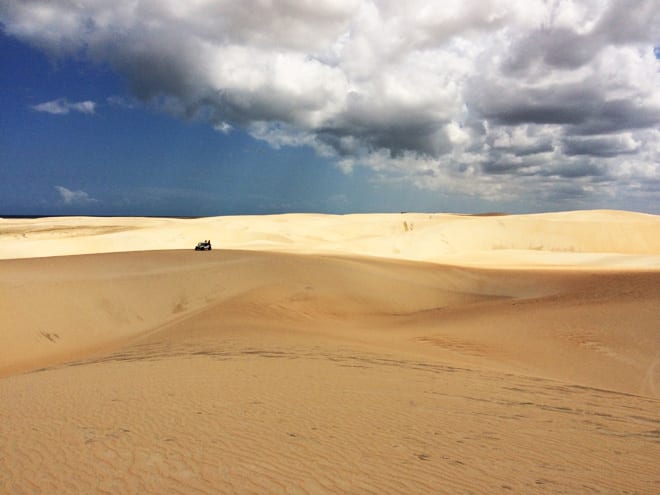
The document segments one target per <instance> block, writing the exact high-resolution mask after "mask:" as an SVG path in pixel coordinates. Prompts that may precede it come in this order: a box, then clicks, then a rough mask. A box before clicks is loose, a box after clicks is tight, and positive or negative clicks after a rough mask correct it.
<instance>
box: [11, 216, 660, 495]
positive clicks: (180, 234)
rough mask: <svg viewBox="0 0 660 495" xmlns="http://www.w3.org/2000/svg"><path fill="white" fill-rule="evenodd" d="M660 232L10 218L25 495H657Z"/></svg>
mask: <svg viewBox="0 0 660 495" xmlns="http://www.w3.org/2000/svg"><path fill="white" fill-rule="evenodd" d="M498 222H503V223H501V224H500V223H498ZM657 227H658V217H655V216H652V215H640V214H633V213H627V212H608V211H597V212H573V213H570V212H569V213H557V214H543V215H526V216H487V217H469V216H460V215H439V214H438V215H436V214H431V215H429V214H404V215H375V216H370V215H347V216H326V215H281V216H271V217H230V218H214V219H193V220H181V219H121V218H118V219H108V218H98V219H94V218H58V219H39V220H3V221H2V222H0V252H1V253H2V258H4V259H0V315H1V316H2V318H1V321H2V331H1V332H0V399H1V400H0V418H2V421H0V493H107V492H111V493H163V492H168V493H193V492H199V493H264V492H269V493H511V492H513V493H584V492H601V493H655V492H657V488H658V487H659V486H660V470H658V467H657V462H655V460H656V459H658V458H659V457H660V444H659V442H658V425H659V424H660V417H658V410H660V409H659V407H658V406H660V334H659V333H658V330H659V329H660V270H658V268H657V267H658V265H657V260H658V258H659V257H660V247H658V237H657V236H658V229H657ZM208 232H213V233H214V235H210V234H208ZM613 232H619V233H620V234H621V235H619V236H618V237H617V236H616V235H614V234H613ZM23 234H25V236H23ZM506 235H508V236H509V237H506ZM209 237H210V238H211V239H212V240H213V242H214V246H215V247H216V248H218V249H214V250H213V251H211V252H194V251H193V250H192V249H191V247H192V245H194V243H195V242H196V241H198V240H201V239H204V238H209ZM216 239H217V240H216ZM379 239H380V244H379V242H378V241H379ZM505 241H506V242H505ZM177 243H180V244H177ZM136 246H137V250H136ZM164 246H167V249H164V250H163V247H164ZM177 246H178V247H180V248H181V249H176V247H177ZM102 248H105V249H106V250H110V251H114V252H99V253H95V252H94V250H95V249H98V250H99V251H103V249H102ZM111 248H112V249H111ZM219 248H223V249H219ZM229 248H232V249H229ZM234 248H236V249H234ZM569 248H571V249H572V250H571V249H569ZM154 249H156V250H154ZM49 254H50V255H52V254H58V255H60V256H48V255H49ZM64 254H66V256H64ZM23 255H26V256H23ZM27 255H29V256H27ZM451 260H454V261H456V262H455V263H450V262H449V261H451ZM440 261H443V262H440Z"/></svg>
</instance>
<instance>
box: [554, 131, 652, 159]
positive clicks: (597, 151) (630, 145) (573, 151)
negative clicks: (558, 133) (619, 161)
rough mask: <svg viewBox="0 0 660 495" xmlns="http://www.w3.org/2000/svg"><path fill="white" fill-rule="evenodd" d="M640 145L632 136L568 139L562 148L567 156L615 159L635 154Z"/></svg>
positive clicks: (564, 141)
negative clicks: (615, 157)
mask: <svg viewBox="0 0 660 495" xmlns="http://www.w3.org/2000/svg"><path fill="white" fill-rule="evenodd" d="M639 146H640V143H638V142H635V141H634V140H632V139H631V138H630V136H599V137H587V138H584V137H568V138H565V139H564V140H563V143H562V147H563V150H564V153H565V154H566V155H569V156H572V155H590V156H596V157H614V156H617V155H626V154H634V153H636V152H637V150H638V149H639Z"/></svg>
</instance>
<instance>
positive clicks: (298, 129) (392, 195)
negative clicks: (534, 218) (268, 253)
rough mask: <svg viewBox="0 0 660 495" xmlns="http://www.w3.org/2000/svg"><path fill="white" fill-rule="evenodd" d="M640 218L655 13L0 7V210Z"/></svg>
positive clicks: (345, 4) (655, 181) (446, 5)
mask: <svg viewBox="0 0 660 495" xmlns="http://www.w3.org/2000/svg"><path fill="white" fill-rule="evenodd" d="M591 208H608V209H627V210H635V211H643V212H648V213H656V214H658V213H660V8H658V4H657V1H656V0H582V1H569V0H446V1H442V2H438V1H434V0H407V1H406V2H401V1H400V0H396V1H395V0H241V1H236V0H112V1H110V0H0V215H74V214H84V215H163V216H209V215H227V214H266V213H283V212H322V213H349V212H398V211H444V212H465V213H476V212H487V211H500V212H511V213H525V212H532V213H533V212H541V211H557V210H573V209H591Z"/></svg>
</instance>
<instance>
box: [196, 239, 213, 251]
mask: <svg viewBox="0 0 660 495" xmlns="http://www.w3.org/2000/svg"><path fill="white" fill-rule="evenodd" d="M210 250H211V241H202V242H198V243H197V246H195V251H210Z"/></svg>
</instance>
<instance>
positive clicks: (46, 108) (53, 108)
mask: <svg viewBox="0 0 660 495" xmlns="http://www.w3.org/2000/svg"><path fill="white" fill-rule="evenodd" d="M32 109H33V110H36V111H37V112H45V113H51V114H53V115H65V114H67V113H69V112H80V113H87V114H93V113H94V112H95V111H96V103H94V102H93V101H89V100H86V101H78V102H70V101H68V100H67V99H66V98H58V99H57V100H52V101H47V102H45V103H39V104H38V105H33V106H32Z"/></svg>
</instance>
